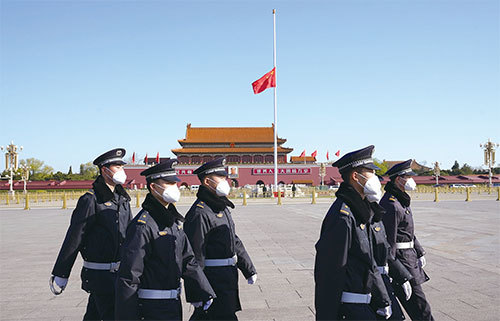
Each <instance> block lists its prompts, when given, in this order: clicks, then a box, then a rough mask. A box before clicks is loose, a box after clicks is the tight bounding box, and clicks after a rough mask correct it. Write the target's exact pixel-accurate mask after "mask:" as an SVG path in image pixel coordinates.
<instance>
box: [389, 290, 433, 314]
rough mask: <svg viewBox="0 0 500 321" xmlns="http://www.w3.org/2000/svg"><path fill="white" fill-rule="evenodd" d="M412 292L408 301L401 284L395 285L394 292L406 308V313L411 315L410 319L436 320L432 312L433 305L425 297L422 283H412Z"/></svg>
mask: <svg viewBox="0 0 500 321" xmlns="http://www.w3.org/2000/svg"><path fill="white" fill-rule="evenodd" d="M411 287H412V294H411V297H410V299H409V300H408V301H406V296H405V292H404V291H403V288H402V287H400V286H395V287H394V293H396V296H397V297H398V299H399V302H401V305H402V306H403V308H404V309H405V311H406V313H408V315H409V316H410V319H412V320H414V321H417V320H418V321H420V320H432V321H433V320H434V318H433V317H432V314H431V306H430V304H429V302H427V299H426V298H425V294H424V291H423V290H422V286H421V285H413V284H412V286H411Z"/></svg>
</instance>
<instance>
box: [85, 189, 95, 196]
mask: <svg viewBox="0 0 500 321" xmlns="http://www.w3.org/2000/svg"><path fill="white" fill-rule="evenodd" d="M85 194H90V195H94V191H93V190H91V189H89V190H88V191H87V192H86V193H85Z"/></svg>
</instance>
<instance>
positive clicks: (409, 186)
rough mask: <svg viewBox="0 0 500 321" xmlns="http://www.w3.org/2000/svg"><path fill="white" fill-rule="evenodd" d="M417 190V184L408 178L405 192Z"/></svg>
mask: <svg viewBox="0 0 500 321" xmlns="http://www.w3.org/2000/svg"><path fill="white" fill-rule="evenodd" d="M416 189H417V183H415V181H414V180H413V178H408V179H407V180H406V183H405V191H414V190H416Z"/></svg>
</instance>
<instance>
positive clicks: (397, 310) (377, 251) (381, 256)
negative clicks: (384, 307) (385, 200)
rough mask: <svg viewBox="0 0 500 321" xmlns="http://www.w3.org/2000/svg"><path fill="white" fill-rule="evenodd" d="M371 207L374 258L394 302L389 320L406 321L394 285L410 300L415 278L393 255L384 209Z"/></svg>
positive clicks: (374, 205)
mask: <svg viewBox="0 0 500 321" xmlns="http://www.w3.org/2000/svg"><path fill="white" fill-rule="evenodd" d="M370 207H371V208H372V211H373V213H374V215H373V218H372V224H371V225H370V227H371V229H372V235H373V238H372V241H373V256H374V258H375V262H376V263H377V269H378V270H379V272H380V274H381V275H382V279H383V280H384V284H385V287H386V289H387V293H388V294H389V298H390V299H391V302H392V305H391V308H392V314H391V317H390V318H389V320H404V319H405V316H404V314H403V310H402V309H401V306H400V305H399V303H398V300H397V299H396V296H395V293H394V288H393V284H394V285H395V286H401V287H402V288H403V290H404V293H405V294H406V296H405V298H404V299H405V300H408V299H409V298H410V296H411V285H410V281H409V280H411V279H413V276H412V275H411V273H410V272H409V271H408V270H407V269H406V268H405V267H404V265H403V264H402V263H401V262H400V261H399V259H397V258H395V257H394V256H392V254H391V251H390V249H391V246H390V245H389V242H387V235H386V233H385V228H384V224H383V223H382V217H383V215H384V214H385V210H384V208H383V207H381V206H380V205H379V204H378V203H376V202H372V203H370ZM374 308H376V307H374ZM377 317H378V319H381V320H383V319H385V318H384V317H383V316H380V315H377Z"/></svg>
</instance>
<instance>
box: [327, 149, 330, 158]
mask: <svg viewBox="0 0 500 321" xmlns="http://www.w3.org/2000/svg"><path fill="white" fill-rule="evenodd" d="M326 160H330V157H328V151H326Z"/></svg>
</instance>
